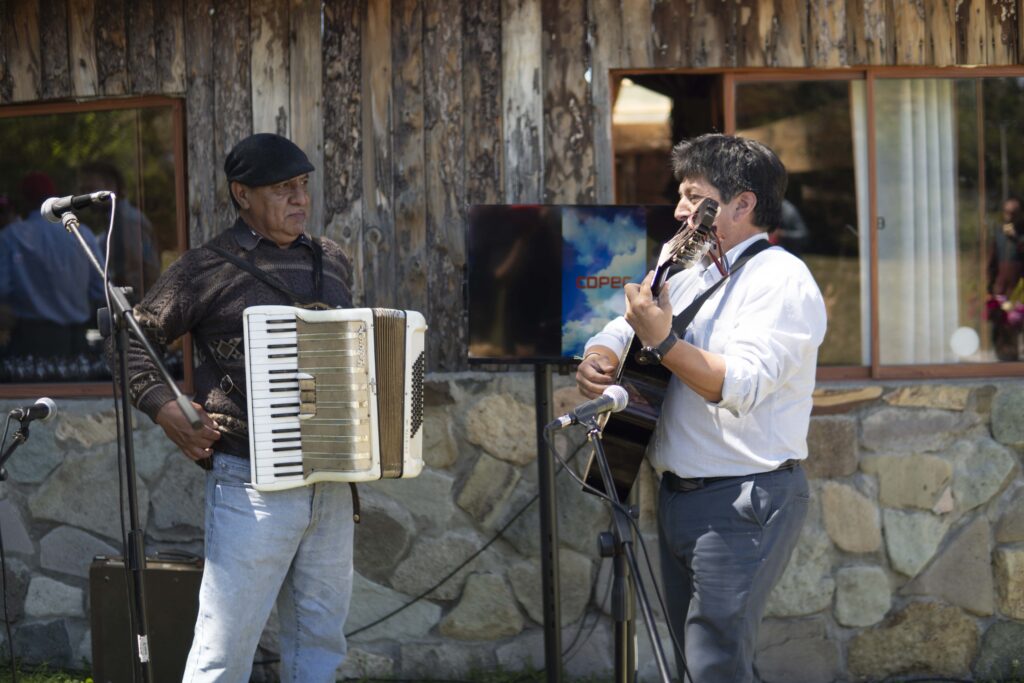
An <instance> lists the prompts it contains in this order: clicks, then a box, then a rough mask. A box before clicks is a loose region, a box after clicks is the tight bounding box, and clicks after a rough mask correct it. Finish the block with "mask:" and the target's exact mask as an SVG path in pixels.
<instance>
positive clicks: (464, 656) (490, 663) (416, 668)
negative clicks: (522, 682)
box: [400, 641, 495, 681]
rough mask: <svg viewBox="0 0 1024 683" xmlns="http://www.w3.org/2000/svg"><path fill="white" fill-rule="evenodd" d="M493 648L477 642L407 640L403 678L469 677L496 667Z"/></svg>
mask: <svg viewBox="0 0 1024 683" xmlns="http://www.w3.org/2000/svg"><path fill="white" fill-rule="evenodd" d="M494 662H495V655H494V651H493V650H492V649H491V648H489V647H480V646H479V645H478V644H476V643H453V642H451V641H449V642H446V643H444V644H443V645H440V646H439V645H438V644H437V643H404V644H403V645H402V666H401V669H400V671H401V678H404V679H406V680H420V681H429V680H435V679H437V678H438V677H439V675H441V673H442V672H443V675H444V677H445V678H449V679H452V678H454V679H463V680H465V679H468V678H471V674H473V673H474V672H478V671H493V670H494V668H495V664H494Z"/></svg>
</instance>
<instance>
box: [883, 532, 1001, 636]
mask: <svg viewBox="0 0 1024 683" xmlns="http://www.w3.org/2000/svg"><path fill="white" fill-rule="evenodd" d="M990 537H991V530H990V528H989V523H988V520H986V519H985V518H984V517H978V518H976V519H975V520H973V521H972V522H970V523H968V524H967V525H966V526H964V527H963V528H962V529H960V531H959V532H958V533H957V534H956V535H955V536H954V537H953V539H952V540H951V541H950V542H949V544H948V545H947V546H946V547H945V548H944V549H943V550H942V552H940V553H939V554H938V555H937V556H936V557H935V560H934V561H933V562H932V563H931V565H929V566H928V568H927V569H925V570H924V571H923V572H921V573H920V574H919V575H918V576H917V577H916V578H914V579H913V580H912V581H910V582H909V583H907V584H906V585H905V586H904V587H903V588H902V589H901V591H900V592H901V593H903V594H904V595H927V596H931V597H934V598H939V599H940V600H943V601H944V602H947V603H949V604H951V605H956V606H957V607H963V608H964V609H966V610H968V611H970V612H973V613H974V614H978V615H981V616H987V615H990V614H992V612H993V610H994V608H995V605H994V604H993V599H992V596H993V595H994V592H995V585H994V583H993V580H992V563H991V542H990V540H989V539H990Z"/></svg>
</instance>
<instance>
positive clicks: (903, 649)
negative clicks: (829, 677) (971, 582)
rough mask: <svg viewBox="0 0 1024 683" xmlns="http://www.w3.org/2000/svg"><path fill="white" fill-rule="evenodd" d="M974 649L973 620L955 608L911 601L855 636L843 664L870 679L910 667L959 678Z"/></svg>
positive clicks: (901, 672) (975, 646)
mask: <svg viewBox="0 0 1024 683" xmlns="http://www.w3.org/2000/svg"><path fill="white" fill-rule="evenodd" d="M977 651H978V627H977V626H976V625H975V622H974V619H972V618H971V617H969V616H967V615H966V614H964V613H963V612H962V611H960V610H959V609H957V608H956V607H949V606H945V605H939V604H935V603H923V602H917V603H911V604H910V605H908V606H907V607H906V608H905V609H903V610H902V611H900V612H899V613H897V614H895V615H893V616H892V617H890V618H889V619H888V620H886V622H885V623H884V624H883V625H882V626H881V627H879V628H876V629H872V630H870V631H862V632H861V633H858V634H857V635H855V636H854V637H853V639H852V640H851V641H850V645H849V654H848V655H847V666H848V668H849V671H850V673H851V674H853V675H854V676H858V677H863V678H868V679H873V680H878V679H882V678H888V677H890V676H897V675H900V674H906V673H911V672H913V673H918V674H926V675H928V674H931V675H938V676H957V677H962V676H964V675H967V673H968V672H969V670H970V666H971V661H972V660H973V659H974V656H975V654H976V653H977Z"/></svg>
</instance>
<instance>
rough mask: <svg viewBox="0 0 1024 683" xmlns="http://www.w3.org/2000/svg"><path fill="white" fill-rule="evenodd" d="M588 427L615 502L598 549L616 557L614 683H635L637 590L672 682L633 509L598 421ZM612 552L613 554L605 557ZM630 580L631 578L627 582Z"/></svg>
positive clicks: (661, 670) (663, 673) (661, 669)
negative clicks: (624, 499)
mask: <svg viewBox="0 0 1024 683" xmlns="http://www.w3.org/2000/svg"><path fill="white" fill-rule="evenodd" d="M584 424H586V426H587V430H588V431H587V439H588V440H589V441H590V442H591V443H592V444H593V445H594V460H595V461H596V462H597V465H598V470H599V471H600V473H601V481H602V483H603V485H604V490H605V491H607V492H608V496H607V498H608V500H610V501H611V503H612V525H611V531H609V532H605V533H603V534H601V536H600V537H599V539H598V542H599V549H600V550H601V551H602V552H601V554H602V556H604V557H609V556H610V557H612V558H613V569H614V579H613V583H612V616H613V617H614V618H615V681H616V683H633V682H634V681H635V679H636V648H635V645H634V643H635V638H634V629H633V622H632V617H633V606H634V604H635V602H634V599H633V598H634V591H633V589H635V591H636V596H635V597H639V599H640V600H639V603H640V612H641V614H643V617H644V625H645V626H646V627H647V635H648V637H649V638H650V640H651V649H652V651H653V653H654V660H655V662H656V663H657V665H658V674H659V676H660V678H661V680H662V682H663V683H670V681H671V678H670V677H669V673H668V664H667V662H666V660H665V652H664V650H663V649H662V647H661V639H660V638H659V636H658V628H657V626H656V624H655V623H654V612H653V611H652V610H651V603H650V600H649V599H648V597H647V591H646V589H645V588H644V583H643V578H642V576H641V575H640V566H639V564H638V563H637V561H636V553H634V551H633V524H632V520H631V517H633V512H634V511H633V510H631V509H629V508H627V507H626V506H625V505H623V504H622V503H621V502H620V501H619V495H618V493H617V489H616V488H615V480H614V479H613V477H612V470H611V466H610V465H609V464H608V458H607V456H606V455H605V452H604V444H603V443H602V441H601V429H600V427H598V425H597V419H596V418H590V419H589V420H587V421H586V422H585V423H584ZM605 552H610V553H611V555H605ZM627 579H632V580H631V581H628V580H627Z"/></svg>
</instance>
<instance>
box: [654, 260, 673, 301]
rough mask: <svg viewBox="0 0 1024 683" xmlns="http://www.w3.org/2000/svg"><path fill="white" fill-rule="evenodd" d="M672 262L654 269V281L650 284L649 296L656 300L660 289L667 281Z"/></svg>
mask: <svg viewBox="0 0 1024 683" xmlns="http://www.w3.org/2000/svg"><path fill="white" fill-rule="evenodd" d="M672 263H673V262H672V261H667V262H665V263H662V264H659V265H658V267H657V268H655V269H654V280H653V281H652V282H651V294H653V295H654V298H655V299H657V298H658V295H659V294H661V288H662V287H664V286H665V282H666V281H667V280H668V276H669V268H671V267H672Z"/></svg>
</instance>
